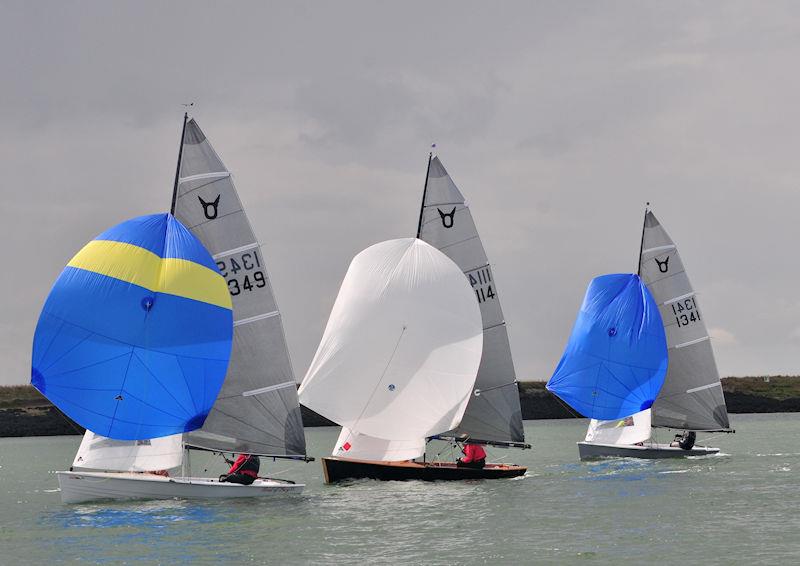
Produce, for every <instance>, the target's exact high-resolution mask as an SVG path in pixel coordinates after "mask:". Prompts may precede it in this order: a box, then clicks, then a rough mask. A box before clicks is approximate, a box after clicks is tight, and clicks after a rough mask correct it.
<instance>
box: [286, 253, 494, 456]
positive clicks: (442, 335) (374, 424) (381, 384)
mask: <svg viewBox="0 0 800 566" xmlns="http://www.w3.org/2000/svg"><path fill="white" fill-rule="evenodd" d="M482 351H483V327H482V324H481V314H480V310H479V308H478V305H477V303H476V301H475V298H474V295H473V293H472V289H471V288H470V286H469V283H468V282H467V280H466V279H465V277H464V274H463V273H462V272H461V270H460V269H459V267H458V266H457V265H456V264H455V263H453V261H452V260H451V259H449V258H448V257H447V256H446V255H444V254H443V253H442V252H440V251H439V250H437V249H436V248H434V247H433V246H431V245H430V244H427V243H425V242H423V241H422V240H418V239H415V238H403V239H398V240H389V241H386V242H381V243H379V244H375V245H374V246H371V247H369V248H367V249H366V250H364V251H362V252H361V253H360V254H358V255H357V256H356V257H355V258H354V259H353V261H352V262H351V264H350V267H349V269H348V270H347V274H346V275H345V278H344V281H343V282H342V286H341V288H340V289H339V295H338V297H337V298H336V303H335V304H334V306H333V310H332V311H331V315H330V318H329V319H328V325H327V327H326V328H325V333H324V334H323V336H322V341H321V342H320V345H319V348H318V349H317V353H316V355H315V356H314V360H313V361H312V362H311V366H310V367H309V369H308V372H307V373H306V376H305V379H304V380H303V384H302V385H301V386H300V399H301V401H302V403H303V404H304V405H306V406H307V407H309V408H310V409H312V410H314V411H316V412H317V413H319V414H321V415H323V416H325V417H327V418H329V419H331V420H332V421H334V422H336V423H338V424H340V425H342V426H344V427H347V428H349V429H351V430H354V431H356V432H359V433H361V434H366V435H369V436H374V437H377V438H382V439H385V440H408V441H416V440H418V439H420V438H426V437H429V436H433V435H435V434H439V433H442V432H444V431H447V430H450V429H452V428H454V427H455V426H457V425H458V423H459V422H460V421H461V417H462V416H463V414H464V409H465V408H466V405H467V402H468V401H469V396H470V394H471V392H472V388H473V386H474V383H475V376H476V374H477V372H478V367H479V365H480V361H481V353H482Z"/></svg>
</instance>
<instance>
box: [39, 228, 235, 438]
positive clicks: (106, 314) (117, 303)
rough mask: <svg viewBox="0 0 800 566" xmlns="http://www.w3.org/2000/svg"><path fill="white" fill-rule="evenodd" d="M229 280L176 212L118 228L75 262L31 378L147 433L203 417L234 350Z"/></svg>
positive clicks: (107, 431) (50, 312)
mask: <svg viewBox="0 0 800 566" xmlns="http://www.w3.org/2000/svg"><path fill="white" fill-rule="evenodd" d="M232 337H233V312H232V308H231V297H230V293H229V292H228V287H227V285H226V283H225V279H224V278H223V277H222V275H220V273H219V271H218V270H217V266H216V264H215V262H214V260H213V259H212V258H211V256H210V255H209V253H208V251H207V250H206V249H205V248H204V247H203V245H202V244H201V243H200V241H199V240H198V239H197V238H195V237H194V236H193V235H192V234H191V232H189V230H187V229H186V227H185V226H183V225H182V224H181V223H180V222H178V221H177V220H176V219H175V218H174V217H173V216H172V215H170V214H156V215H151V216H142V217H139V218H134V219H132V220H128V221H126V222H123V223H122V224H119V225H117V226H115V227H113V228H110V229H109V230H106V231H105V232H103V233H102V234H100V235H99V236H97V238H95V239H94V240H92V241H91V242H89V243H88V244H87V245H86V246H84V248H83V249H82V250H81V251H80V252H78V254H77V255H76V256H75V257H73V258H72V260H70V262H69V263H68V264H67V266H66V267H65V268H64V270H63V271H62V272H61V275H60V276H59V277H58V279H57V280H56V282H55V284H54V285H53V288H52V290H51V291H50V295H49V296H48V297H47V301H46V302H45V305H44V308H43V309H42V313H41V315H40V317H39V323H38V325H37V327H36V333H35V334H34V338H33V360H32V368H31V383H32V384H33V385H34V386H35V387H36V388H37V389H38V390H39V391H41V393H42V394H43V395H45V396H46V397H47V398H48V399H50V400H51V401H52V402H53V403H54V404H55V405H56V406H57V407H58V408H59V409H61V410H62V411H63V412H64V413H66V414H67V415H68V416H69V417H70V418H72V419H73V420H75V421H76V422H77V423H78V424H80V425H81V426H83V427H85V428H87V429H89V430H91V431H92V432H95V433H97V434H100V435H102V436H107V437H110V438H116V439H120V440H140V439H147V438H156V437H160V436H167V435H170V434H176V433H182V432H187V431H190V430H194V429H196V428H199V427H201V426H202V425H203V422H204V421H205V418H206V416H207V415H208V412H209V411H210V410H211V406H212V405H213V404H214V401H215V400H216V398H217V395H218V393H219V390H220V388H221V387H222V382H223V381H224V379H225V373H226V372H227V369H228V361H229V359H230V353H231V343H232Z"/></svg>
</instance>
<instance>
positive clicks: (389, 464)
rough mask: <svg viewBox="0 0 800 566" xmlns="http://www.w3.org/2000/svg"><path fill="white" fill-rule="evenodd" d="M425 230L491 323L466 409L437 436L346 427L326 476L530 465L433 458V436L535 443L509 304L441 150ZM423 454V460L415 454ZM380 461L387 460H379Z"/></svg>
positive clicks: (427, 197) (432, 170)
mask: <svg viewBox="0 0 800 566" xmlns="http://www.w3.org/2000/svg"><path fill="white" fill-rule="evenodd" d="M417 238H419V239H420V240H423V241H425V242H427V243H429V244H430V245H432V246H433V247H435V248H437V249H438V250H439V251H441V252H442V253H444V254H445V255H446V256H447V257H449V258H450V259H451V260H452V261H453V262H454V263H455V264H456V265H457V266H458V267H459V268H460V269H461V271H462V273H463V274H464V276H465V277H466V279H467V281H468V283H469V285H470V288H471V289H472V291H473V293H474V297H475V300H476V301H477V303H478V305H479V308H480V313H481V324H482V327H483V354H482V357H481V362H480V366H479V368H478V374H477V378H476V380H475V384H474V387H473V390H472V392H471V395H470V396H469V401H468V403H467V407H466V410H465V412H464V415H463V417H462V418H461V422H460V423H459V424H458V426H455V427H453V428H452V429H450V430H447V431H444V432H442V433H441V434H438V435H435V436H430V437H416V438H413V439H411V440H404V441H400V440H386V439H381V438H375V437H371V436H369V435H368V434H364V433H363V432H356V431H354V430H352V429H350V428H348V427H346V426H344V427H343V428H342V431H341V433H340V435H339V438H338V440H337V442H336V445H335V446H334V449H333V453H332V456H331V457H326V458H323V459H322V461H323V468H324V470H325V477H326V481H337V480H339V479H345V478H360V477H369V478H374V479H422V480H434V479H454V480H457V479H473V478H502V477H514V476H518V475H522V474H524V473H525V471H526V468H524V467H521V466H515V465H507V464H491V463H490V464H487V466H486V467H485V468H483V469H482V470H474V469H469V468H459V467H457V466H456V464H455V462H438V461H437V462H426V461H425V453H426V447H427V444H428V442H429V441H430V440H433V439H437V440H444V441H448V442H451V443H465V442H474V443H479V444H484V445H492V446H498V447H503V448H507V447H515V448H530V445H529V444H526V443H525V437H524V433H523V428H522V412H521V409H520V402H519V391H518V387H517V381H516V377H515V371H514V362H513V359H512V357H511V349H510V345H509V340H508V331H507V329H506V324H505V319H504V317H503V311H502V308H501V306H500V299H499V297H498V294H497V285H496V283H495V281H494V276H493V273H492V269H491V265H490V264H489V261H488V259H487V257H486V252H485V251H484V247H483V243H482V242H481V239H480V236H479V234H478V231H477V228H476V227H475V222H474V220H473V219H472V214H471V212H470V209H469V207H468V205H467V203H466V200H465V199H464V196H463V195H462V194H461V192H460V191H459V189H458V187H457V186H456V184H455V183H454V182H453V180H452V178H451V177H450V175H449V174H448V173H447V171H446V170H445V168H444V165H442V162H441V160H440V159H439V157H438V156H435V155H433V154H431V155H430V156H429V157H428V168H427V175H426V179H425V188H424V190H423V197H422V206H421V210H420V215H419V221H418V225H417ZM420 458H422V459H423V461H422V462H417V461H414V460H416V459H420ZM375 461H379V462H381V464H379V465H376V464H374V462H375Z"/></svg>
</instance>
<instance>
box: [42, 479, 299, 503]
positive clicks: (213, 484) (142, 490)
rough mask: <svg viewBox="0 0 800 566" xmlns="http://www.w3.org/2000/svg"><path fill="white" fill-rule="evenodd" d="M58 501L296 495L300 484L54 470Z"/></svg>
mask: <svg viewBox="0 0 800 566" xmlns="http://www.w3.org/2000/svg"><path fill="white" fill-rule="evenodd" d="M57 475H58V484H59V486H60V487H61V501H63V502H64V503H83V502H87V501H99V500H103V499H176V498H177V499H221V498H242V497H268V496H275V495H285V494H292V493H294V494H297V493H300V492H302V491H303V488H304V487H305V486H304V485H303V484H292V483H288V482H282V481H279V480H260V479H259V480H256V481H255V482H253V484H252V485H238V484H232V483H220V482H219V481H217V480H215V479H212V478H166V477H162V476H155V475H151V474H135V473H121V472H57Z"/></svg>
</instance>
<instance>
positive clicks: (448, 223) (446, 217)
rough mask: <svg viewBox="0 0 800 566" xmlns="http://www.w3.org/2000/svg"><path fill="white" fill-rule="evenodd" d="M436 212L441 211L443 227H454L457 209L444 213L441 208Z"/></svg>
mask: <svg viewBox="0 0 800 566" xmlns="http://www.w3.org/2000/svg"><path fill="white" fill-rule="evenodd" d="M436 210H438V211H439V216H441V217H442V226H444V227H445V228H452V227H453V219H454V218H455V215H456V207H455V206H454V207H453V210H451V211H450V212H442V209H441V208H437V209H436Z"/></svg>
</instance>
